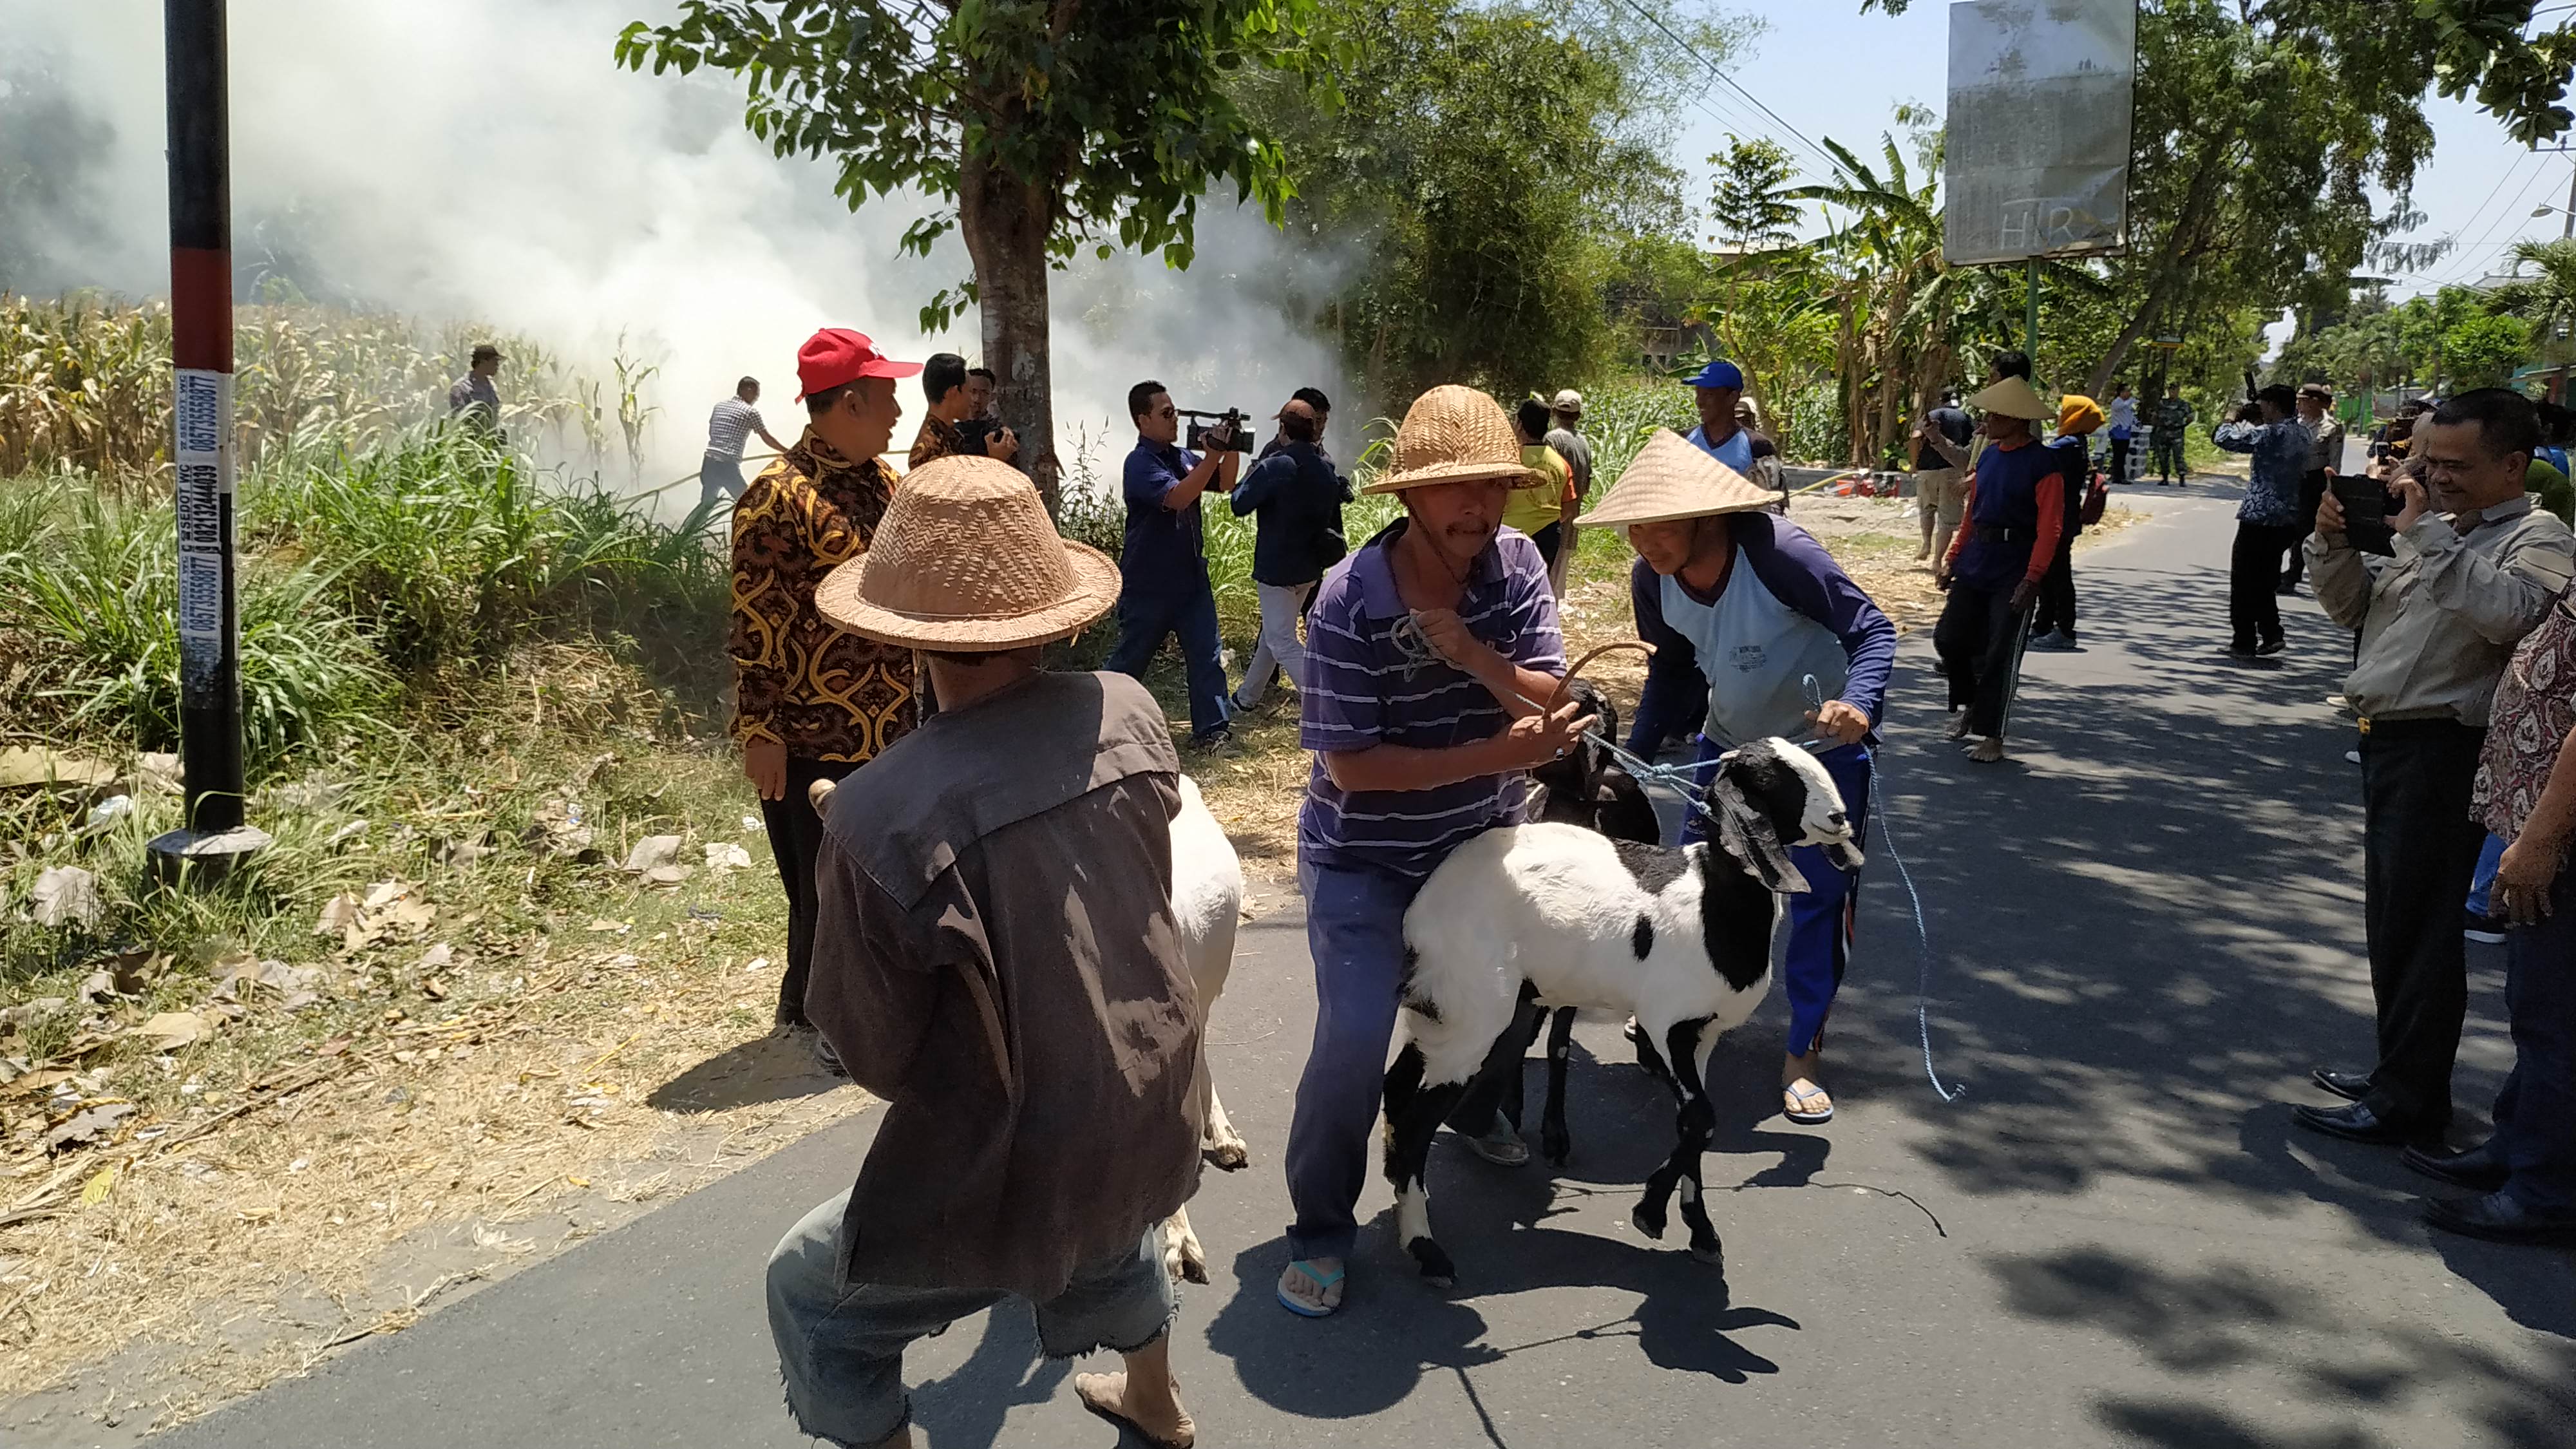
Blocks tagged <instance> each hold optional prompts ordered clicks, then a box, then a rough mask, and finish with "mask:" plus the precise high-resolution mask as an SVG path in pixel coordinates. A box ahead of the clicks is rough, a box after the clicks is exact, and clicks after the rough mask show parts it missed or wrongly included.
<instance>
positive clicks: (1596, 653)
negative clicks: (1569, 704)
mask: <svg viewBox="0 0 2576 1449" xmlns="http://www.w3.org/2000/svg"><path fill="white" fill-rule="evenodd" d="M1626 649H1633V650H1635V651H1637V652H1638V653H1640V654H1643V655H1645V656H1646V657H1647V658H1649V659H1652V658H1654V657H1655V646H1654V645H1652V644H1649V643H1647V642H1646V641H1645V640H1643V639H1613V640H1611V641H1610V642H1609V643H1607V644H1604V645H1602V646H1600V647H1599V648H1597V649H1594V650H1593V651H1592V652H1591V653H1589V654H1586V655H1584V656H1583V657H1582V658H1580V659H1577V660H1575V661H1574V666H1573V667H1572V668H1570V669H1568V670H1566V671H1565V677H1564V678H1563V679H1560V680H1558V681H1557V682H1556V692H1555V693H1553V694H1550V695H1549V696H1548V697H1547V707H1548V709H1549V710H1550V711H1554V710H1555V708H1556V707H1557V706H1558V705H1559V704H1562V703H1564V701H1565V694H1566V691H1567V690H1569V689H1571V688H1573V687H1574V681H1575V680H1576V679H1578V678H1580V677H1581V676H1582V674H1583V671H1584V668H1585V667H1586V666H1587V665H1589V664H1591V663H1592V661H1593V660H1595V659H1598V658H1600V657H1601V656H1602V655H1604V654H1608V653H1610V652H1612V651H1614V650H1626Z"/></svg>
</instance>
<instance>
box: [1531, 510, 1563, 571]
mask: <svg viewBox="0 0 2576 1449" xmlns="http://www.w3.org/2000/svg"><path fill="white" fill-rule="evenodd" d="M1530 542H1532V543H1534V544H1537V545H1538V558H1539V562H1541V563H1543V564H1546V565H1547V566H1548V567H1549V568H1554V567H1556V551H1557V550H1558V549H1560V548H1562V547H1564V546H1565V520H1563V519H1558V520H1557V521H1556V522H1554V523H1551V524H1549V525H1548V526H1547V527H1545V528H1542V529H1540V530H1539V531H1538V532H1536V533H1533V534H1531V535H1530Z"/></svg>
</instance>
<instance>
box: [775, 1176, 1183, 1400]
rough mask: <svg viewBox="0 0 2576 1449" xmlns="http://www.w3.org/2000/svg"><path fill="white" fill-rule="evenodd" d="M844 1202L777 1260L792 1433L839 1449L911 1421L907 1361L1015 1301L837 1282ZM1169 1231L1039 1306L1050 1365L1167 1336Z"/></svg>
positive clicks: (793, 1236)
mask: <svg viewBox="0 0 2576 1449" xmlns="http://www.w3.org/2000/svg"><path fill="white" fill-rule="evenodd" d="M849 1209H850V1195H849V1194H848V1193H846V1192H845V1193H843V1194H841V1195H840V1196H839V1197H836V1198H834V1199H832V1200H831V1201H830V1202H827V1203H824V1204H822V1205H820V1206H818V1207H816V1208H815V1209H814V1210H813V1211H812V1212H810V1213H807V1214H806V1215H805V1217H804V1220H803V1221H802V1222H799V1223H798V1224H797V1225H796V1226H795V1227H793V1228H790V1229H788V1230H787V1236H786V1237H783V1238H781V1239H779V1240H778V1246H777V1247H776V1248H775V1249H773V1250H771V1252H770V1255H769V1336H770V1337H771V1339H773V1340H774V1341H775V1342H776V1343H777V1346H778V1368H779V1374H780V1376H781V1377H782V1378H784V1379H785V1380H786V1382H787V1412H788V1413H789V1414H790V1415H791V1416H793V1417H794V1419H795V1420H796V1427H797V1428H799V1429H801V1430H803V1431H804V1432H805V1433H807V1434H809V1435H811V1436H813V1437H814V1438H817V1439H822V1440H825V1441H826V1442H829V1443H833V1444H844V1445H859V1444H876V1443H879V1442H882V1441H883V1440H886V1439H889V1438H892V1437H893V1436H894V1432H895V1430H897V1429H900V1428H902V1427H903V1426H904V1425H905V1424H907V1423H909V1422H911V1420H912V1401H911V1399H910V1398H909V1397H908V1396H907V1395H906V1394H905V1393H904V1390H903V1351H904V1350H905V1349H906V1348H908V1347H910V1346H911V1345H912V1343H913V1341H914V1340H915V1339H921V1338H928V1337H929V1336H930V1335H932V1334H934V1333H937V1332H939V1331H940V1330H941V1329H944V1328H946V1327H947V1326H948V1325H950V1324H952V1323H955V1322H956V1321H957V1320H958V1319H961V1318H965V1317H967V1316H969V1315H971V1314H976V1313H981V1312H983V1311H984V1310H985V1309H987V1308H990V1307H992V1306H993V1305H994V1304H997V1303H999V1302H1001V1301H1002V1300H1003V1299H1004V1298H1007V1297H1009V1296H1010V1295H1009V1294H1007V1293H1003V1292H1000V1291H998V1290H995V1289H989V1288H907V1287H896V1286H893V1285H889V1284H882V1283H851V1282H847V1281H845V1280H844V1279H843V1278H842V1276H841V1263H842V1261H843V1258H844V1254H843V1252H842V1248H843V1243H842V1239H841V1231H842V1226H843V1224H842V1218H843V1217H844V1215H846V1214H847V1213H848V1212H849ZM1160 1227H1161V1224H1159V1223H1158V1224H1156V1225H1155V1226H1154V1227H1153V1228H1149V1229H1147V1230H1146V1233H1145V1235H1144V1237H1143V1238H1142V1239H1140V1240H1139V1241H1138V1242H1137V1244H1136V1246H1135V1247H1133V1248H1121V1249H1119V1250H1118V1251H1117V1252H1114V1253H1111V1254H1109V1255H1108V1256H1107V1257H1104V1258H1102V1259H1101V1260H1100V1261H1098V1262H1096V1263H1086V1264H1084V1265H1083V1266H1082V1268H1081V1269H1080V1270H1079V1271H1077V1272H1076V1273H1075V1274H1074V1276H1073V1282H1071V1283H1070V1284H1068V1285H1066V1287H1065V1290H1064V1291H1063V1292H1062V1293H1059V1294H1057V1295H1056V1296H1055V1297H1054V1298H1051V1299H1049V1300H1048V1301H1046V1302H1044V1303H1040V1304H1037V1305H1035V1307H1036V1310H1037V1320H1038V1344H1039V1346H1040V1347H1042V1348H1044V1349H1045V1350H1046V1353H1047V1356H1048V1357H1050V1358H1073V1357H1076V1356H1078V1355H1081V1354H1086V1353H1089V1352H1091V1351H1092V1350H1093V1349H1098V1348H1107V1349H1114V1350H1116V1351H1118V1352H1120V1353H1133V1352H1135V1351H1136V1350H1137V1349H1140V1348H1143V1347H1145V1346H1146V1345H1147V1344H1149V1343H1152V1342H1153V1341H1154V1340H1156V1339H1158V1338H1161V1337H1162V1336H1163V1335H1164V1334H1165V1333H1167V1332H1169V1331H1171V1326H1172V1313H1173V1309H1174V1306H1175V1303H1176V1300H1175V1299H1174V1298H1173V1296H1172V1282H1171V1279H1170V1278H1169V1277H1168V1276H1166V1275H1165V1274H1164V1272H1163V1245H1162V1234H1161V1232H1160V1231H1159V1229H1160Z"/></svg>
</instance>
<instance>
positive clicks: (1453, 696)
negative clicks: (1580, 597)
mask: <svg viewBox="0 0 2576 1449" xmlns="http://www.w3.org/2000/svg"><path fill="white" fill-rule="evenodd" d="M1404 527H1405V524H1404V522H1403V521H1402V520H1398V521H1397V522H1395V523H1393V524H1390V525H1388V526H1387V527H1386V528H1385V529H1384V530H1383V531H1381V532H1380V533H1379V534H1378V535H1377V537H1375V538H1372V539H1370V540H1369V541H1368V542H1367V543H1365V544H1363V545H1361V546H1360V548H1359V549H1358V551H1357V552H1355V553H1353V554H1352V555H1351V556H1350V557H1349V558H1347V559H1345V560H1343V561H1342V562H1341V563H1339V564H1337V565H1335V566H1334V567H1333V569H1332V571H1331V572H1330V573H1327V574H1325V575H1324V582H1323V584H1322V586H1321V587H1320V588H1319V589H1318V590H1317V591H1316V594H1315V605H1314V609H1313V611H1312V612H1310V613H1309V614H1308V615H1307V617H1306V673H1305V677H1304V678H1303V679H1302V680H1300V681H1299V683H1300V684H1301V685H1302V686H1303V689H1304V693H1303V695H1302V696H1301V698H1302V699H1303V700H1304V707H1305V714H1304V718H1303V720H1302V721H1301V726H1300V731H1299V740H1300V743H1301V744H1303V745H1304V746H1305V748H1307V749H1309V750H1313V751H1315V752H1316V754H1317V759H1316V761H1315V767H1314V772H1313V775H1312V776H1311V778H1310V779H1309V780H1308V782H1307V785H1306V803H1305V807H1304V808H1303V809H1302V810H1300V811H1299V812H1298V816H1297V851H1298V854H1299V855H1300V856H1301V857H1302V858H1304V859H1305V860H1308V861H1311V862H1313V863H1314V864H1316V865H1320V866H1326V867H1330V868H1334V869H1355V868H1363V867H1365V868H1371V869H1377V870H1385V871H1392V872H1395V873H1397V874H1399V875H1407V876H1416V877H1419V876H1426V875H1429V874H1430V873H1431V870H1432V868H1433V867H1434V866H1437V865H1438V864H1440V862H1441V860H1442V859H1444V858H1445V857H1446V856H1447V855H1448V854H1449V852H1450V851H1451V850H1453V849H1455V848H1456V847H1457V846H1458V844H1459V843H1460V842H1461V841H1464V840H1465V839H1467V838H1468V837H1469V836H1471V835H1474V834H1475V833H1477V832H1478V831H1480V830H1484V829H1486V828H1488V827H1490V826H1495V825H1508V824H1514V823H1517V822H1518V821H1519V820H1520V819H1521V815H1522V811H1523V808H1524V806H1525V805H1526V803H1527V800H1528V796H1529V777H1528V776H1527V775H1525V774H1522V773H1520V772H1518V771H1515V772H1513V773H1510V774H1505V775H1486V776H1483V777H1481V778H1478V779H1474V780H1462V781H1459V782H1458V783H1457V784H1454V785H1442V786H1440V787H1438V788H1436V789H1430V790H1373V791H1361V792H1356V793H1354V792H1350V791H1345V790H1342V789H1340V788H1339V787H1337V786H1335V785H1334V784H1333V779H1332V776H1331V775H1329V774H1327V773H1325V770H1324V762H1323V759H1322V758H1321V757H1322V756H1323V755H1324V754H1327V753H1332V752H1338V751H1346V750H1365V749H1368V748H1369V747H1371V746H1373V745H1381V744H1385V745H1402V746H1405V747H1407V748H1411V749H1422V750H1437V749H1446V748H1448V747H1450V746H1452V745H1464V744H1472V743H1474V742H1476V741H1478V740H1483V739H1490V738H1492V737H1493V736H1495V735H1498V734H1501V733H1502V732H1503V730H1504V728H1505V726H1506V725H1508V724H1509V723H1510V718H1511V717H1510V716H1509V715H1507V714H1505V713H1504V712H1503V708H1502V706H1501V705H1500V704H1499V703H1497V702H1496V701H1495V699H1494V697H1493V695H1492V694H1491V693H1489V692H1488V691H1487V690H1486V688H1485V687H1484V686H1483V685H1481V684H1478V683H1477V682H1476V681H1475V680H1474V679H1473V678H1472V677H1470V676H1468V675H1467V674H1465V673H1462V672H1461V671H1459V670H1458V669H1456V668H1453V667H1452V666H1450V665H1449V664H1447V663H1445V662H1443V661H1442V660H1440V659H1439V658H1438V657H1436V656H1432V657H1429V658H1422V657H1417V656H1416V655H1412V654H1408V653H1407V651H1406V650H1405V649H1404V648H1403V647H1402V646H1401V645H1399V644H1398V643H1397V641H1396V625H1397V623H1398V622H1399V621H1402V620H1406V619H1409V618H1410V617H1411V611H1410V610H1408V609H1406V608H1405V606H1404V601H1403V600H1402V599H1400V598H1399V597H1397V595H1396V591H1395V572H1394V564H1393V560H1392V559H1391V558H1390V557H1389V555H1388V550H1389V549H1390V548H1391V547H1392V546H1393V545H1394V543H1395V540H1396V539H1397V537H1398V536H1400V535H1401V533H1402V531H1403V529H1404ZM1458 616H1459V618H1460V619H1461V620H1462V621H1464V622H1465V624H1466V625H1467V628H1468V631H1469V632H1471V633H1473V634H1474V635H1475V636H1476V637H1477V638H1478V639H1480V640H1483V641H1484V642H1485V643H1486V644H1489V645H1491V646H1493V648H1494V649H1495V650H1496V651H1497V652H1499V653H1500V654H1502V656H1503V657H1504V658H1506V659H1509V660H1511V661H1512V662H1514V663H1516V664H1519V665H1521V666H1522V667H1524V668H1527V669H1535V670H1540V671H1543V672H1546V673H1551V674H1563V673H1564V672H1565V636H1564V634H1563V633H1562V632H1560V631H1559V629H1558V627H1557V622H1556V599H1555V596H1554V595H1552V594H1551V593H1550V592H1549V590H1548V585H1547V566H1546V564H1545V563H1543V562H1542V561H1541V560H1540V558H1539V553H1538V545H1536V544H1534V543H1532V542H1530V541H1529V539H1528V538H1526V537H1524V536H1523V535H1522V534H1520V533H1518V532H1516V531H1514V530H1512V529H1508V528H1506V529H1504V530H1502V531H1501V532H1500V533H1498V534H1496V535H1495V538H1494V542H1493V543H1492V545H1491V546H1489V547H1488V548H1487V549H1486V550H1485V551H1484V552H1483V553H1482V554H1480V555H1478V556H1477V558H1476V563H1475V567H1474V569H1473V570H1472V571H1471V572H1470V573H1469V574H1468V577H1467V588H1466V592H1465V593H1464V594H1462V595H1461V596H1460V597H1459V600H1458Z"/></svg>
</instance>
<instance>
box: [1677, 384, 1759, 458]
mask: <svg viewBox="0 0 2576 1449" xmlns="http://www.w3.org/2000/svg"><path fill="white" fill-rule="evenodd" d="M1690 386H1691V388H1692V389H1693V391H1694V392H1696V393H1697V394H1698V396H1697V398H1696V399H1695V401H1697V402H1698V404H1699V426H1698V427H1695V428H1693V429H1691V430H1690V435H1689V436H1690V440H1691V441H1692V442H1694V443H1697V444H1698V445H1699V446H1700V450H1701V451H1703V452H1705V453H1707V454H1708V455H1709V456H1710V457H1712V458H1715V459H1716V460H1717V461H1719V462H1721V463H1724V464H1725V465H1726V466H1728V467H1730V468H1732V469H1734V470H1735V471H1736V472H1738V473H1741V474H1743V475H1744V476H1745V477H1747V478H1750V477H1752V476H1753V435H1752V434H1751V433H1748V432H1746V431H1745V430H1744V425H1743V424H1742V423H1739V422H1737V421H1736V419H1735V404H1736V403H1737V401H1738V400H1740V399H1741V398H1742V397H1743V396H1744V370H1743V369H1742V368H1740V367H1737V366H1736V365H1735V364H1734V363H1732V362H1712V363H1710V364H1709V365H1708V366H1706V367H1703V368H1701V369H1700V370H1699V375H1698V376H1696V377H1693V378H1692V379H1691V380H1690Z"/></svg>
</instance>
